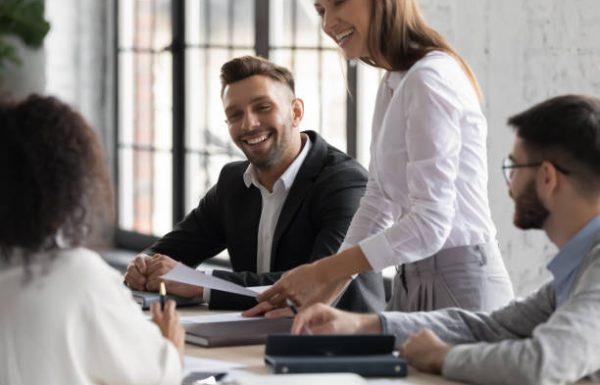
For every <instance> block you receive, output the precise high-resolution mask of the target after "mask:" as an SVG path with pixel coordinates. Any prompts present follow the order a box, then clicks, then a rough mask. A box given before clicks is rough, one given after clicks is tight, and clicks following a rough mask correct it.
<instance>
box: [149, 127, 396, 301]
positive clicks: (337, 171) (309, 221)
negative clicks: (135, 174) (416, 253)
mask: <svg viewBox="0 0 600 385" xmlns="http://www.w3.org/2000/svg"><path fill="white" fill-rule="evenodd" d="M304 133H305V134H307V135H308V136H309V138H310V140H311V142H312V147H311V148H310V151H309V152H308V154H307V156H306V158H305V160H304V162H303V163H302V166H301V167H300V170H299V171H298V174H297V175H296V179H295V180H294V183H293V185H292V187H291V188H290V191H289V194H288V196H287V198H286V200H285V202H284V204H283V207H282V209H281V214H280V215H279V219H278V222H277V226H276V228H275V234H274V236H273V246H272V251H271V270H270V271H271V272H270V273H263V274H257V273H256V266H257V238H258V224H259V220H260V215H261V207H262V198H261V194H260V191H259V190H258V189H257V188H256V187H255V186H254V185H251V186H250V187H246V185H245V184H244V179H243V174H244V172H245V171H246V168H247V167H248V164H249V163H248V161H240V162H232V163H229V164H227V165H225V167H223V169H222V170H221V174H220V175H219V180H218V181H217V184H216V185H215V186H213V187H212V188H211V189H210V190H209V191H208V192H207V193H206V195H205V196H204V198H202V200H201V201H200V204H199V205H198V207H196V208H195V209H194V210H193V211H192V212H191V213H189V214H188V215H187V216H186V217H185V218H184V219H183V220H182V221H181V222H179V223H178V224H177V225H176V226H175V228H174V229H173V231H171V232H170V233H168V234H166V235H165V236H164V237H163V238H161V239H160V240H158V241H157V242H156V243H155V244H154V245H152V246H151V247H150V248H149V249H148V250H146V251H145V252H146V253H147V254H150V255H151V254H153V253H160V254H165V255H168V256H170V257H171V258H173V259H175V260H178V261H181V262H182V263H184V264H186V265H188V266H192V267H196V266H198V265H199V264H200V263H201V262H202V261H204V260H206V259H208V258H211V257H213V256H215V255H216V254H218V253H219V252H221V251H222V250H223V249H225V248H226V249H227V251H228V252H229V258H230V261H231V266H232V268H233V272H228V271H222V270H214V271H213V275H214V276H216V277H220V278H224V279H226V280H228V281H232V282H235V283H238V284H240V285H243V286H263V285H271V284H273V283H274V282H275V281H277V280H278V279H279V277H281V275H282V274H283V273H284V272H286V271H287V270H290V269H292V268H294V267H296V266H298V265H301V264H304V263H308V262H312V261H315V260H317V259H319V258H322V257H325V256H328V255H331V254H335V253H336V252H337V250H338V248H339V247H340V245H341V243H342V241H343V240H344V236H345V234H346V231H347V230H348V226H349V225H350V221H351V219H352V216H353V215H354V213H355V211H356V209H357V208H358V205H359V201H360V199H361V197H362V196H363V194H364V191H365V186H366V183H367V172H366V171H365V169H364V168H363V167H362V166H361V165H360V164H359V163H358V162H356V161H355V160H353V159H352V158H350V157H349V156H348V155H346V154H344V153H343V152H341V151H339V150H338V149H336V148H334V147H332V146H330V145H328V144H327V142H325V140H324V139H323V138H321V137H320V136H319V135H318V134H317V133H315V132H312V131H305V132H304ZM255 304H256V300H254V299H253V298H250V297H243V296H238V295H234V294H231V293H225V292H221V291H217V290H211V294H210V303H209V307H210V308H212V309H246V308H249V307H251V306H253V305H255ZM384 305H385V297H384V289H383V281H382V277H381V274H378V273H372V272H370V273H363V274H360V275H359V276H357V277H356V278H355V279H354V280H353V282H352V283H351V284H350V286H349V287H348V289H347V290H346V292H345V293H344V295H343V296H342V298H341V299H340V301H339V302H338V305H337V307H339V308H342V309H347V310H354V311H359V312H373V311H380V310H382V309H383V307H384Z"/></svg>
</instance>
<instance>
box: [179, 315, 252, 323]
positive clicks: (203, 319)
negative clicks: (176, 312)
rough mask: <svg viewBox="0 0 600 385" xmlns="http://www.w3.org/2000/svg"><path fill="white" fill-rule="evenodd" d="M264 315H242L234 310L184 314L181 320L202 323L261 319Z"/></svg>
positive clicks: (182, 321)
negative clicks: (204, 313)
mask: <svg viewBox="0 0 600 385" xmlns="http://www.w3.org/2000/svg"><path fill="white" fill-rule="evenodd" d="M260 318H263V317H242V315H241V313H239V312H233V313H219V314H207V315H193V316H183V317H181V319H180V321H181V323H182V324H190V323H194V324H202V323H209V322H243V321H250V320H254V319H260Z"/></svg>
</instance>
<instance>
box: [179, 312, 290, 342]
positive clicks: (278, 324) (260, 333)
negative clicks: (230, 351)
mask: <svg viewBox="0 0 600 385" xmlns="http://www.w3.org/2000/svg"><path fill="white" fill-rule="evenodd" d="M292 323H293V320H292V319H289V318H275V319H267V318H248V319H246V320H241V321H240V320H234V321H227V320H225V321H216V322H189V323H187V322H184V323H183V327H184V328H185V341H186V342H189V343H191V344H196V345H200V346H205V347H213V346H241V345H257V344H264V343H265V341H266V340H267V336H268V335H270V334H289V333H290V331H291V329H292Z"/></svg>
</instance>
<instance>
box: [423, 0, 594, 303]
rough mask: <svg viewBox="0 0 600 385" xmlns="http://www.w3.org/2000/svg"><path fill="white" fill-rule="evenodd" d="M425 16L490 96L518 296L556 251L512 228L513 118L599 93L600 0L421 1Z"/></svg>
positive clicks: (496, 196) (498, 203) (505, 240)
mask: <svg viewBox="0 0 600 385" xmlns="http://www.w3.org/2000/svg"><path fill="white" fill-rule="evenodd" d="M421 4H422V7H423V11H424V13H425V16H426V18H427V19H428V21H429V22H430V24H432V25H433V26H434V27H435V28H436V29H437V30H438V31H440V32H442V33H443V34H444V35H445V36H446V37H447V38H448V39H449V40H450V41H451V43H452V44H453V45H454V46H455V48H456V49H457V50H458V51H459V52H460V53H461V54H462V55H463V56H464V57H465V58H466V59H467V61H468V62H469V63H470V64H471V66H472V67H473V69H474V71H475V73H476V74H477V76H478V78H479V81H480V82H481V85H482V88H483V90H484V93H485V97H486V100H485V113H486V116H487V118H488V123H489V140H488V142H489V144H488V146H489V174H490V182H489V188H490V201H491V206H492V213H493V218H494V221H495V223H496V225H497V227H498V233H499V234H498V238H499V241H500V246H501V249H502V252H503V255H504V259H505V262H506V264H507V267H508V269H509V272H510V275H511V278H512V280H513V283H514V285H515V289H516V292H517V294H518V295H524V294H527V293H528V292H530V291H531V290H532V289H534V288H536V287H538V286H539V285H540V284H541V283H542V282H543V281H544V280H546V279H548V278H549V277H550V276H549V274H548V273H547V272H546V269H545V263H546V261H548V260H549V259H550V258H551V257H552V256H553V254H554V253H555V252H556V250H555V248H554V246H553V245H552V244H551V243H550V242H549V241H548V240H547V238H546V237H545V236H544V235H543V234H542V233H541V232H531V231H530V232H526V233H525V232H523V231H520V230H517V229H515V228H514V226H513V225H512V213H513V203H512V201H511V200H510V198H509V197H508V193H507V187H506V185H505V183H504V180H503V179H502V175H501V173H500V162H501V159H502V158H503V157H504V156H505V155H506V154H508V152H509V151H510V149H511V146H512V141H513V135H512V132H511V130H510V129H509V128H508V127H507V126H506V120H507V118H508V117H509V116H511V115H513V114H515V113H517V112H521V111H522V110H524V109H526V108H528V107H530V106H531V105H533V104H535V103H537V102H540V101H542V100H544V99H546V98H548V97H551V96H556V95H559V94H565V93H587V94H593V95H597V96H600V0H568V1H565V0H422V1H421Z"/></svg>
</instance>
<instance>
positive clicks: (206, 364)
mask: <svg viewBox="0 0 600 385" xmlns="http://www.w3.org/2000/svg"><path fill="white" fill-rule="evenodd" d="M243 366H244V365H242V364H237V363H235V362H227V361H220V360H211V359H208V358H198V357H191V356H185V357H184V358H183V375H184V376H187V375H188V374H190V373H191V372H228V371H230V370H231V369H235V368H241V367H243Z"/></svg>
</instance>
